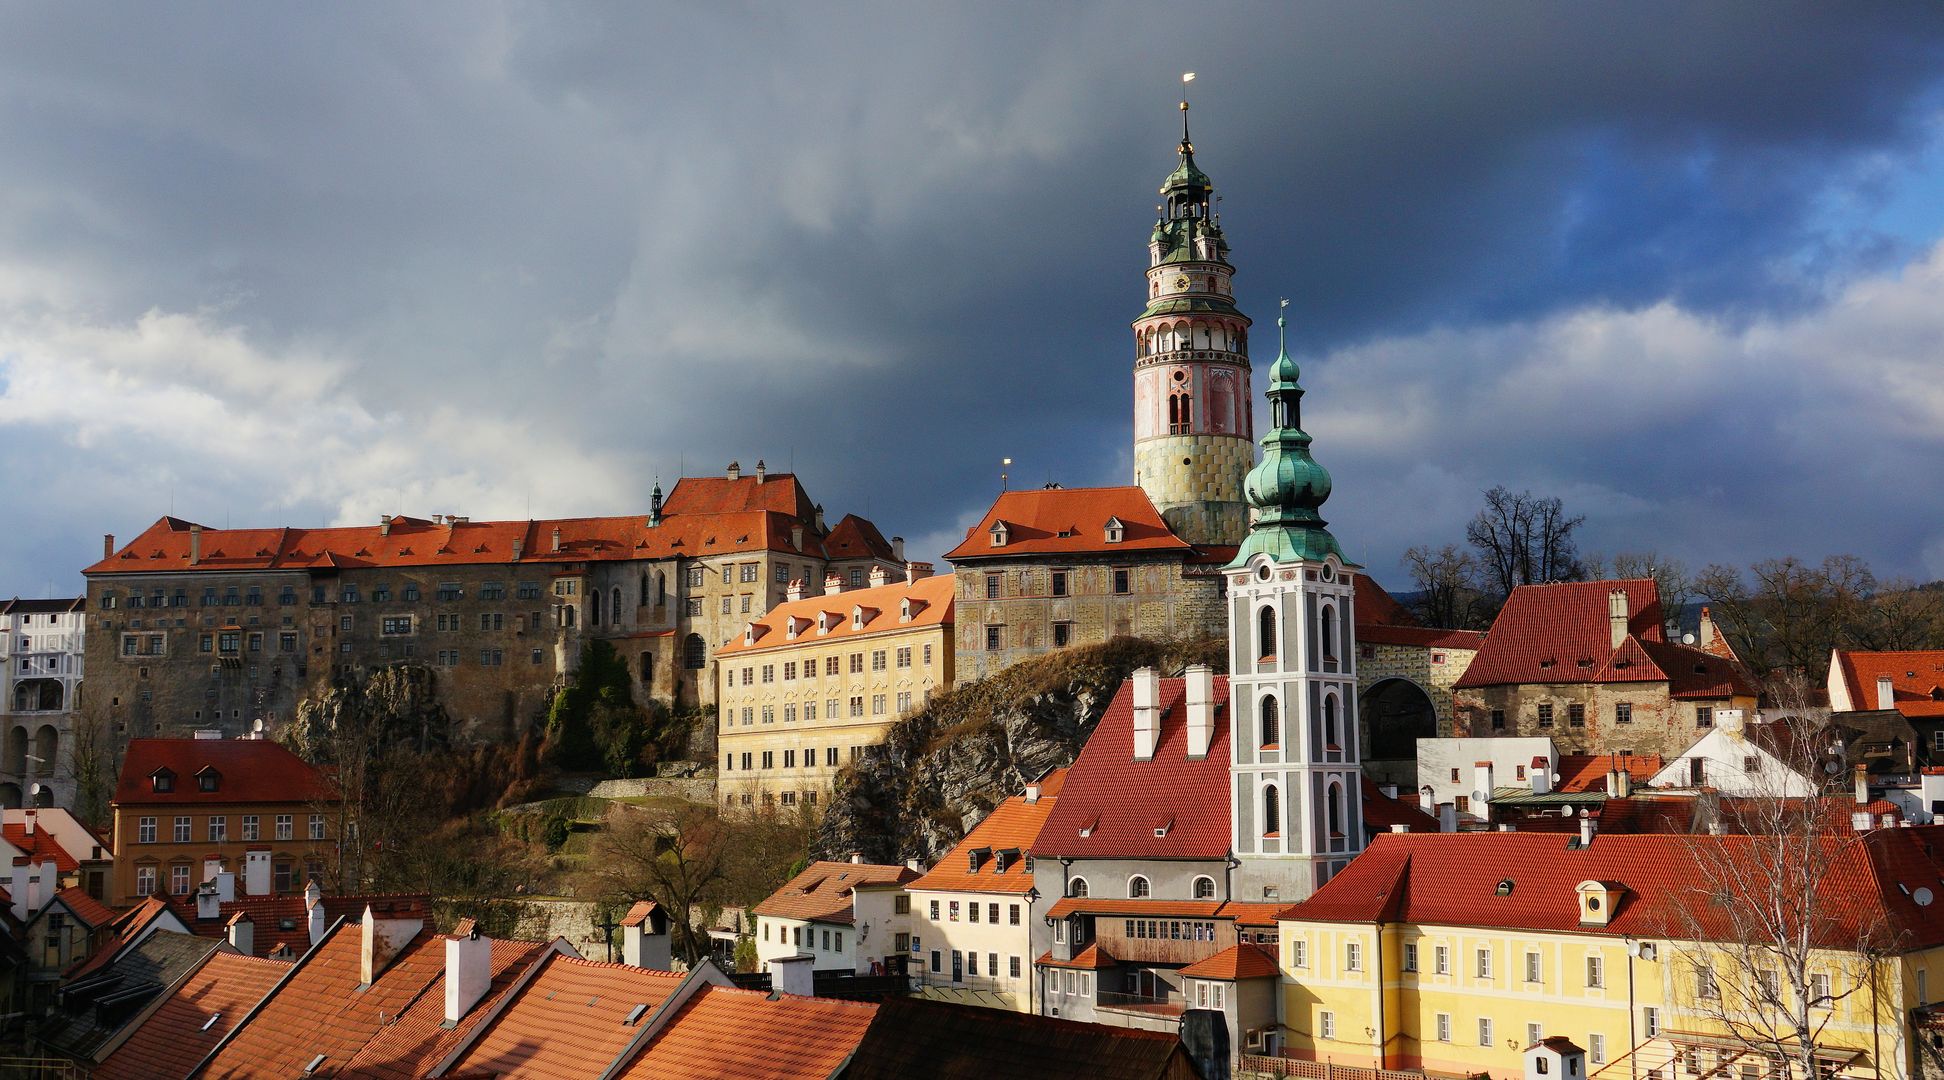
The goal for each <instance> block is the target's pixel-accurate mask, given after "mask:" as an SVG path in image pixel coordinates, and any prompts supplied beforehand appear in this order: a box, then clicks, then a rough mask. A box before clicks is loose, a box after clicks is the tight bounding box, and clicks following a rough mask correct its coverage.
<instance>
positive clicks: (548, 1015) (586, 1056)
mask: <svg viewBox="0 0 1944 1080" xmlns="http://www.w3.org/2000/svg"><path fill="white" fill-rule="evenodd" d="M542 964H543V965H544V966H543V967H542V968H541V969H540V971H539V973H538V974H537V975H536V976H535V977H534V978H533V980H532V981H530V982H528V983H527V984H526V985H524V986H522V987H520V988H519V989H518V990H517V991H515V992H514V993H513V995H512V996H511V998H510V999H508V1000H507V1002H506V1005H505V1009H504V1010H503V1011H502V1012H501V1013H500V1014H499V1015H498V1016H497V1017H495V1018H493V1020H492V1022H491V1023H490V1024H489V1025H488V1026H487V1027H486V1029H485V1030H484V1031H483V1032H481V1033H480V1034H479V1035H478V1041H476V1042H474V1043H473V1044H472V1045H471V1046H469V1047H467V1049H466V1051H465V1053H463V1054H461V1055H460V1056H459V1058H458V1060H457V1061H455V1062H454V1063H453V1066H452V1068H451V1069H449V1070H448V1071H447V1072H448V1075H452V1076H464V1075H471V1074H480V1075H490V1076H498V1077H505V1078H507V1080H512V1078H515V1077H535V1078H553V1077H562V1078H565V1077H588V1076H599V1075H601V1074H602V1072H604V1071H605V1070H606V1069H607V1068H608V1066H609V1065H611V1064H613V1062H614V1059H615V1057H616V1056H617V1055H619V1054H620V1053H621V1051H622V1049H623V1048H625V1047H626V1046H627V1045H628V1044H629V1043H630V1042H631V1041H632V1040H633V1039H634V1037H635V1035H636V1034H637V1033H638V1032H637V1029H636V1027H635V1026H633V1025H630V1024H626V1023H624V1021H625V1020H627V1018H628V1015H629V1014H630V1013H631V1012H633V1011H634V1009H635V1007H636V1006H638V1005H645V1006H647V1009H646V1010H644V1012H643V1016H646V1015H647V1013H648V1012H651V1011H652V1010H653V1009H654V1007H655V1006H657V1005H659V1004H661V1003H662V1002H663V1001H666V1000H667V999H668V996H669V995H670V994H673V993H674V992H675V989H676V988H677V987H679V986H680V985H681V984H682V976H680V975H674V974H671V973H668V972H660V971H645V970H643V969H641V968H632V967H628V966H626V965H624V964H603V963H598V962H596V961H593V960H581V959H578V958H576V957H572V956H565V955H562V954H558V953H550V954H548V955H547V956H546V957H544V958H543V959H542ZM639 1019H640V1018H637V1021H639Z"/></svg>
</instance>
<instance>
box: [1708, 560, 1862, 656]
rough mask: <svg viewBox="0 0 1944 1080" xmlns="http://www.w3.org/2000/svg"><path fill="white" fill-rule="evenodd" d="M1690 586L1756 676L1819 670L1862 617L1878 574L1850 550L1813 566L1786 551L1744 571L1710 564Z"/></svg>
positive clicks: (1847, 638)
mask: <svg viewBox="0 0 1944 1080" xmlns="http://www.w3.org/2000/svg"><path fill="white" fill-rule="evenodd" d="M1695 591H1696V592H1698V593H1700V594H1701V595H1702V596H1704V597H1706V598H1707V599H1708V601H1709V603H1710V604H1712V605H1713V608H1714V615H1715V618H1716V622H1717V623H1719V624H1721V625H1722V627H1723V630H1724V632H1725V633H1726V634H1727V635H1728V641H1729V644H1731V645H1733V646H1734V648H1735V652H1736V654H1737V655H1739V656H1740V657H1741V658H1742V662H1743V663H1745V664H1747V665H1748V666H1749V667H1750V668H1752V669H1753V670H1754V671H1755V672H1756V673H1757V674H1758V675H1762V676H1764V677H1766V676H1768V675H1770V674H1772V673H1776V672H1788V673H1794V674H1797V675H1819V674H1820V672H1821V670H1822V668H1823V666H1824V665H1825V664H1827V663H1828V661H1829V650H1830V649H1831V648H1833V647H1835V646H1837V645H1840V644H1845V643H1847V641H1848V640H1849V637H1850V629H1851V628H1852V627H1854V626H1857V625H1859V624H1862V623H1864V622H1866V621H1867V620H1866V617H1865V612H1866V609H1867V608H1868V607H1869V604H1870V597H1871V596H1872V595H1873V594H1874V593H1875V591H1876V577H1875V575H1873V574H1871V573H1870V568H1869V566H1868V565H1866V564H1865V563H1864V562H1863V561H1862V560H1861V559H1858V558H1857V557H1855V556H1853V555H1832V556H1830V557H1829V558H1827V559H1824V560H1823V561H1822V563H1821V564H1819V565H1811V564H1809V563H1806V562H1803V561H1802V560H1801V559H1797V558H1795V557H1794V556H1789V557H1785V558H1780V559H1764V560H1762V561H1760V562H1757V563H1755V564H1754V565H1752V566H1750V567H1749V568H1748V572H1747V573H1746V574H1744V573H1743V572H1741V571H1739V570H1736V569H1735V568H1733V567H1729V566H1720V565H1716V566H1710V567H1708V568H1707V569H1706V570H1703V571H1702V572H1701V576H1700V577H1698V578H1696V579H1695Z"/></svg>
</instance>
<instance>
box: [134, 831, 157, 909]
mask: <svg viewBox="0 0 1944 1080" xmlns="http://www.w3.org/2000/svg"><path fill="white" fill-rule="evenodd" d="M135 842H136V843H138V844H153V843H155V819H154V818H152V817H145V818H142V819H141V820H140V821H138V822H137V823H136V825H135ZM143 895H147V894H146V893H144V894H143Z"/></svg>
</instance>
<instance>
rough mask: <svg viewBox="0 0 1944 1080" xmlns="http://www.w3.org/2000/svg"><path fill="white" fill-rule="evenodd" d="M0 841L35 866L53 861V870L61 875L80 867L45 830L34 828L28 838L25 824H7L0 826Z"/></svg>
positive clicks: (71, 854)
mask: <svg viewBox="0 0 1944 1080" xmlns="http://www.w3.org/2000/svg"><path fill="white" fill-rule="evenodd" d="M0 840H5V841H6V842H7V843H9V844H12V845H13V846H14V847H15V848H17V849H19V851H20V853H21V854H22V855H25V856H27V857H28V858H29V859H31V860H33V862H34V865H36V866H38V865H40V864H41V863H43V862H46V861H47V860H49V859H52V860H54V867H55V869H57V870H59V871H60V872H61V873H63V874H72V873H74V871H76V870H77V869H79V868H80V866H81V863H80V861H79V860H78V859H76V858H75V856H74V854H73V853H72V852H70V851H68V849H67V848H65V847H63V846H62V845H61V842H60V840H59V839H58V838H56V837H55V835H54V834H53V833H51V832H49V831H48V830H46V829H41V828H36V829H35V830H34V832H33V835H31V836H29V835H28V833H27V825H26V823H25V822H21V823H15V822H8V823H6V824H5V825H0ZM82 854H84V855H92V854H93V852H83V853H82Z"/></svg>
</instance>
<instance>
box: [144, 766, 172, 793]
mask: <svg viewBox="0 0 1944 1080" xmlns="http://www.w3.org/2000/svg"><path fill="white" fill-rule="evenodd" d="M149 788H150V790H152V791H155V792H158V793H160V794H167V793H169V792H171V791H174V790H175V771H174V770H173V769H168V768H162V769H157V770H155V771H154V772H152V773H150V774H149Z"/></svg>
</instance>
